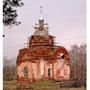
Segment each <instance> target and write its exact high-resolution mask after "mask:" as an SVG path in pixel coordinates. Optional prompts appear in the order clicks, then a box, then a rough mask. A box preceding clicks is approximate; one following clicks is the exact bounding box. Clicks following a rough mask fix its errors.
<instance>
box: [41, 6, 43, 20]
mask: <svg viewBox="0 0 90 90" xmlns="http://www.w3.org/2000/svg"><path fill="white" fill-rule="evenodd" d="M42 9H43V7H42V6H40V19H43V17H42Z"/></svg>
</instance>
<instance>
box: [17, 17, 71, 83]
mask: <svg viewBox="0 0 90 90" xmlns="http://www.w3.org/2000/svg"><path fill="white" fill-rule="evenodd" d="M34 29H35V32H34V34H33V35H31V36H30V37H29V41H28V43H29V44H28V47H26V48H22V49H20V50H19V53H18V56H17V60H16V63H17V80H18V81H30V82H33V81H35V80H47V79H52V80H58V81H60V80H67V79H69V78H70V58H69V54H68V52H67V50H66V49H65V48H64V47H63V46H57V45H55V37H54V36H52V35H50V34H49V32H48V26H47V23H44V19H43V18H39V21H38V24H35V27H34Z"/></svg>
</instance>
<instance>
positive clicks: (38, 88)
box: [3, 80, 85, 90]
mask: <svg viewBox="0 0 90 90" xmlns="http://www.w3.org/2000/svg"><path fill="white" fill-rule="evenodd" d="M16 86H17V82H16V81H4V82H3V88H4V89H3V90H16ZM29 86H30V87H32V88H33V90H85V88H84V87H81V88H60V85H59V82H55V81H50V80H47V81H36V82H33V83H30V84H29Z"/></svg>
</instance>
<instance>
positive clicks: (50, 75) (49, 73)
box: [48, 68, 51, 77]
mask: <svg viewBox="0 0 90 90" xmlns="http://www.w3.org/2000/svg"><path fill="white" fill-rule="evenodd" d="M50 71H51V70H50V68H48V76H49V77H50V76H51V74H50Z"/></svg>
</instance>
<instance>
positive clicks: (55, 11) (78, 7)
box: [4, 0, 86, 58]
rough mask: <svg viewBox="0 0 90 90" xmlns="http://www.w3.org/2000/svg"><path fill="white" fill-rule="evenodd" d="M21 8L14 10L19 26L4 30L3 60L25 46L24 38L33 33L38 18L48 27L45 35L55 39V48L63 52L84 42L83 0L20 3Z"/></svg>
mask: <svg viewBox="0 0 90 90" xmlns="http://www.w3.org/2000/svg"><path fill="white" fill-rule="evenodd" d="M23 2H24V4H25V5H24V6H23V7H21V8H18V18H17V19H18V20H19V21H21V22H22V23H21V25H19V26H15V27H12V28H11V29H10V28H8V27H5V26H4V33H5V34H6V37H5V38H4V56H7V57H9V58H12V57H16V56H17V53H18V50H19V49H20V48H23V47H24V43H27V37H28V36H30V35H32V34H33V32H34V31H35V30H34V28H33V26H34V24H35V22H37V21H38V18H39V16H40V6H43V17H44V18H45V21H46V22H47V23H48V25H49V33H50V34H51V35H54V36H56V41H55V42H57V43H58V44H59V45H63V46H64V47H66V48H67V49H69V48H70V46H71V45H72V44H77V45H80V44H82V43H85V42H86V22H85V20H86V0H23Z"/></svg>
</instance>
